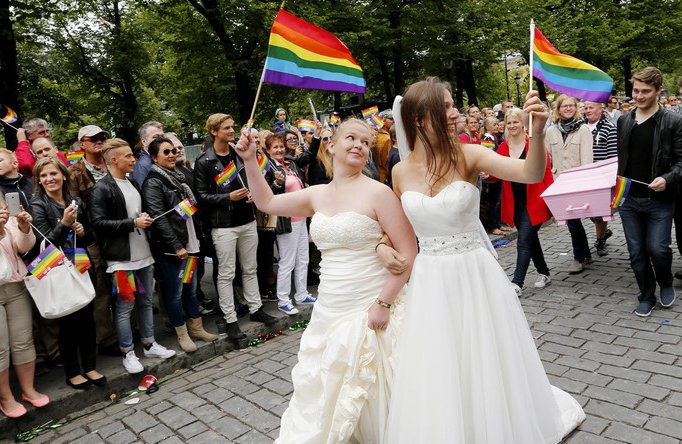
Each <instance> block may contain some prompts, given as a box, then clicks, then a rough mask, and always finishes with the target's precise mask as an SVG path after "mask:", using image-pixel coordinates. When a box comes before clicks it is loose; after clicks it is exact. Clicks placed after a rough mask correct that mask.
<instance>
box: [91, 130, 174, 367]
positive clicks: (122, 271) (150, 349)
mask: <svg viewBox="0 0 682 444" xmlns="http://www.w3.org/2000/svg"><path fill="white" fill-rule="evenodd" d="M102 155H104V159H105V160H106V162H107V166H108V167H109V174H107V175H106V176H104V177H103V178H102V179H101V180H100V181H99V182H97V184H96V185H95V187H94V188H93V189H92V192H91V194H90V224H91V225H92V228H93V229H94V230H95V233H96V234H97V243H98V244H99V247H100V252H101V254H102V259H104V260H105V261H106V262H107V273H113V274H114V281H115V282H119V283H120V282H121V281H120V280H119V279H117V274H118V276H119V277H120V278H121V279H124V280H125V282H128V280H129V279H131V278H132V280H133V281H134V282H135V284H136V289H135V291H134V292H133V294H129V293H127V291H126V289H125V285H122V286H121V287H119V290H120V291H119V292H118V293H117V294H116V300H115V307H116V310H115V323H116V332H117V333H118V344H119V347H120V349H121V351H122V352H123V353H124V354H125V357H124V358H123V367H125V369H126V370H127V371H128V373H140V372H142V371H143V370H144V367H143V366H142V364H141V363H140V361H139V359H138V358H137V356H136V355H135V346H134V344H133V333H132V328H131V325H130V316H131V313H132V311H133V307H135V306H137V310H138V316H139V321H138V327H139V330H140V340H141V342H142V344H143V345H144V355H145V356H147V357H155V358H162V359H167V358H170V357H171V356H174V355H175V351H173V350H168V349H167V348H165V347H163V346H162V345H160V344H158V343H157V342H156V340H155V339H154V315H153V313H152V293H153V291H154V284H153V282H154V258H153V257H152V253H151V250H150V248H149V241H148V240H147V235H146V233H145V229H146V228H148V227H150V226H151V225H152V223H153V222H154V219H152V218H151V217H150V216H149V215H148V214H147V213H142V212H141V211H140V210H141V208H142V196H141V195H140V189H139V187H138V186H137V185H136V184H135V182H134V181H132V180H128V178H127V177H126V174H130V173H132V172H133V168H134V165H135V156H133V151H132V149H131V148H130V146H128V143H127V142H126V141H124V140H121V139H116V138H114V139H109V140H107V141H106V142H105V143H104V145H103V146H102ZM130 274H132V276H131V275H130ZM124 276H125V277H124ZM140 285H141V287H142V288H140Z"/></svg>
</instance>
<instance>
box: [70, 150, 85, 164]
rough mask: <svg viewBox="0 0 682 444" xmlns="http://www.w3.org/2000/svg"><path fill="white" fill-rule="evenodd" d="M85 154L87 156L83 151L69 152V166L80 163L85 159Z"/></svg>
mask: <svg viewBox="0 0 682 444" xmlns="http://www.w3.org/2000/svg"><path fill="white" fill-rule="evenodd" d="M83 154H85V153H84V152H83V151H80V150H78V151H67V152H66V160H68V161H69V165H73V164H74V163H76V162H78V161H79V160H81V159H82V158H83Z"/></svg>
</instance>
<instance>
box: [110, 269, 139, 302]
mask: <svg viewBox="0 0 682 444" xmlns="http://www.w3.org/2000/svg"><path fill="white" fill-rule="evenodd" d="M112 281H113V286H112V287H111V292H112V293H113V294H117V295H119V296H121V300H123V301H124V302H131V301H134V300H135V292H136V291H137V279H135V273H134V272H132V271H126V270H118V271H114V276H113V279H112ZM140 293H142V292H140Z"/></svg>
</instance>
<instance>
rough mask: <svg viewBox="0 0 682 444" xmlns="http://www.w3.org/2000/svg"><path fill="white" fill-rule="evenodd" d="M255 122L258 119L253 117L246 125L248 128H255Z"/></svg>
mask: <svg viewBox="0 0 682 444" xmlns="http://www.w3.org/2000/svg"><path fill="white" fill-rule="evenodd" d="M254 123H256V119H254V118H251V119H249V120H248V121H247V122H246V127H247V128H253V125H254Z"/></svg>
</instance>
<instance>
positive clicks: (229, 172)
mask: <svg viewBox="0 0 682 444" xmlns="http://www.w3.org/2000/svg"><path fill="white" fill-rule="evenodd" d="M236 178H237V166H236V165H235V164H234V161H232V162H230V163H229V164H228V165H227V166H226V167H225V169H224V170H222V171H221V172H220V173H219V174H218V175H217V176H216V177H215V183H216V184H218V188H225V187H227V186H228V185H229V184H230V182H232V181H233V180H235V179H236Z"/></svg>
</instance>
